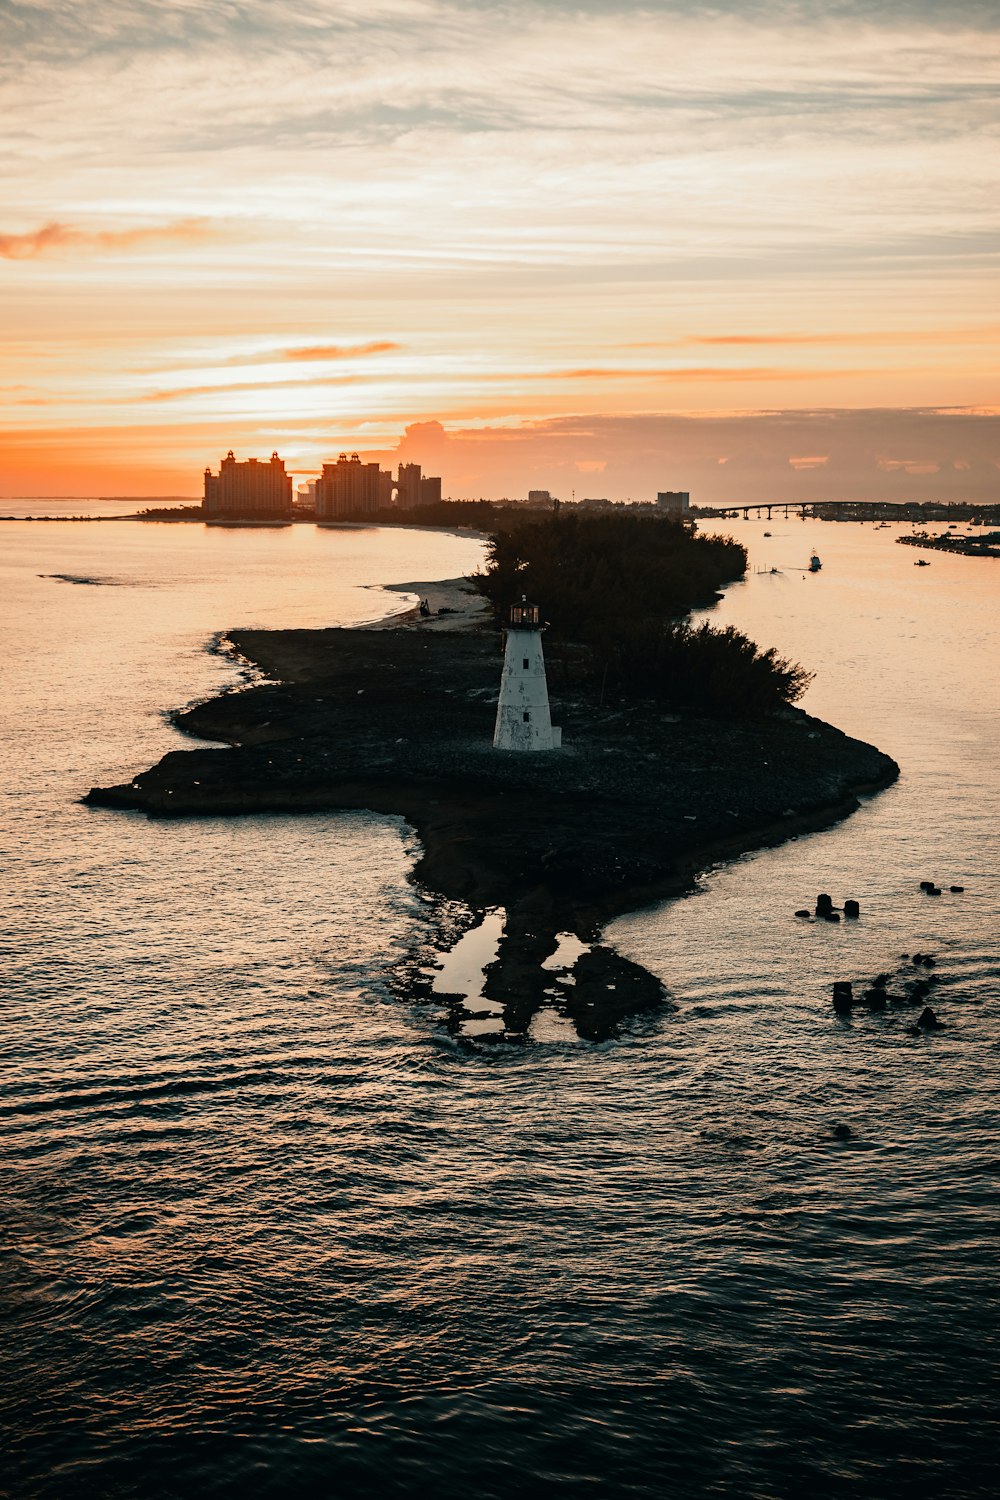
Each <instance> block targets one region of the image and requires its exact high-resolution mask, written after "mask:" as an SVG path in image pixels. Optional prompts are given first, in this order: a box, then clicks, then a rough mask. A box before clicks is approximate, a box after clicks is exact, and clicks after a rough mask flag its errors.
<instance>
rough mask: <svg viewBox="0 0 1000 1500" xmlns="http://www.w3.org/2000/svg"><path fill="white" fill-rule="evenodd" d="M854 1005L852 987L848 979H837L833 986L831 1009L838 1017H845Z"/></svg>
mask: <svg viewBox="0 0 1000 1500" xmlns="http://www.w3.org/2000/svg"><path fill="white" fill-rule="evenodd" d="M853 1004H854V986H853V985H852V984H851V981H850V980H849V979H838V980H836V981H835V983H834V986H833V1008H834V1010H835V1011H837V1013H838V1014H839V1015H842V1016H847V1015H850V1013H851V1007H852V1006H853Z"/></svg>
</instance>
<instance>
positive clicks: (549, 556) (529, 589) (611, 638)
mask: <svg viewBox="0 0 1000 1500" xmlns="http://www.w3.org/2000/svg"><path fill="white" fill-rule="evenodd" d="M746 566H747V553H746V548H745V547H742V546H741V545H740V544H739V543H738V542H735V541H733V540H732V539H731V538H729V537H715V536H702V535H699V534H698V533H697V532H695V531H694V529H693V527H692V526H691V525H690V523H687V524H686V523H684V522H680V521H677V522H675V521H670V520H663V519H653V518H646V517H643V516H628V515H625V516H615V515H597V516H574V515H567V514H565V513H564V514H561V515H552V514H543V515H538V514H537V513H536V514H533V515H527V516H526V515H523V514H522V516H520V517H518V518H517V520H516V521H512V520H511V519H510V518H509V516H508V517H505V524H504V525H503V526H502V527H500V528H498V529H496V530H494V531H493V532H492V534H491V536H490V539H489V543H488V547H487V561H486V568H485V571H484V572H482V573H480V574H477V575H476V576H475V578H474V582H475V583H476V585H477V586H478V588H479V589H480V591H481V592H482V593H483V594H484V595H485V596H486V597H487V599H489V601H490V603H491V605H492V607H493V610H494V612H495V615H496V618H497V621H498V623H500V624H503V623H504V621H505V620H506V618H507V611H508V609H509V607H510V605H511V604H512V603H513V602H515V601H516V600H518V599H520V598H521V596H522V595H526V596H527V597H528V598H529V599H530V600H532V601H533V602H535V603H537V604H539V605H541V607H542V611H543V615H544V618H545V620H546V624H547V626H548V630H549V638H550V640H551V641H552V643H553V646H554V647H555V650H554V652H553V655H554V656H555V658H556V660H557V662H558V666H559V669H560V670H561V671H562V672H563V673H565V674H567V675H568V676H571V677H575V678H576V679H577V680H578V681H579V682H580V685H583V682H584V681H590V682H591V683H595V684H599V686H600V693H601V698H602V700H603V699H604V698H605V697H606V695H607V694H608V693H612V694H614V695H616V696H617V697H619V698H622V699H629V700H636V699H643V698H645V699H653V700H658V701H660V702H662V703H665V704H671V705H676V706H678V707H685V708H694V709H699V710H702V711H704V712H708V713H713V714H724V715H730V716H741V717H745V716H750V715H755V714H765V713H771V712H774V711H775V710H776V709H779V708H782V707H784V706H785V705H787V704H790V703H794V702H795V701H796V699H797V698H799V697H801V695H802V693H803V692H804V691H805V689H806V687H807V686H808V685H809V683H810V681H811V680H812V675H811V673H809V672H806V671H805V670H804V669H803V668H802V667H800V666H798V665H797V664H796V663H794V662H789V661H786V660H784V659H783V658H782V657H780V656H779V655H778V653H777V651H776V650H775V648H774V647H773V646H772V647H768V648H767V649H766V650H762V649H761V648H760V647H759V646H757V645H756V644H755V643H754V642H753V641H751V640H750V639H749V637H747V636H745V635H744V634H743V633H742V632H741V631H739V630H737V629H736V628H735V627H734V626H732V625H727V626H725V627H722V628H720V627H718V626H713V625H710V624H708V623H707V622H706V623H703V624H699V625H692V624H691V623H690V622H689V620H688V619H687V616H688V615H689V614H690V612H691V610H693V609H698V608H702V607H705V606H707V605H710V604H712V603H713V602H714V601H715V599H716V597H717V594H718V590H719V589H720V588H721V587H722V586H723V585H724V584H727V583H733V582H735V580H736V579H738V578H742V577H743V576H744V574H745V572H746Z"/></svg>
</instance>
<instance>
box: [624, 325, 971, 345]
mask: <svg viewBox="0 0 1000 1500" xmlns="http://www.w3.org/2000/svg"><path fill="white" fill-rule="evenodd" d="M998 337H1000V327H998V326H997V325H996V324H988V323H987V324H983V325H981V326H977V327H973V328H890V329H884V328H883V329H870V330H864V331H862V330H857V331H855V332H851V333H842V332H841V333H718V334H693V335H691V336H690V337H686V338H677V339H651V340H649V341H647V342H643V343H638V344H623V345H622V346H621V347H622V348H625V349H681V348H691V347H695V348H718V347H721V348H781V347H782V346H788V345H792V344H802V345H820V344H845V345H849V346H854V347H866V346H868V347H870V346H873V345H874V346H882V345H885V344H927V345H930V344H993V343H995V342H996V340H997V338H998Z"/></svg>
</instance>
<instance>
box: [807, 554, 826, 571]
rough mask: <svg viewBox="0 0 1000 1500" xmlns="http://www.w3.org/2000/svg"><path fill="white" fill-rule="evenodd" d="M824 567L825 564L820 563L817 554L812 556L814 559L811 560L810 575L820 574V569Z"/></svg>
mask: <svg viewBox="0 0 1000 1500" xmlns="http://www.w3.org/2000/svg"><path fill="white" fill-rule="evenodd" d="M822 566H823V564H822V563H821V562H820V560H819V558H818V557H817V555H816V553H815V552H814V553H813V555H812V557H811V558H810V559H809V571H810V573H818V572H819V570H820V568H821V567H822Z"/></svg>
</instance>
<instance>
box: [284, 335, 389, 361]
mask: <svg viewBox="0 0 1000 1500" xmlns="http://www.w3.org/2000/svg"><path fill="white" fill-rule="evenodd" d="M401 347H402V345H400V344H393V343H390V342H389V341H388V340H385V339H383V340H381V341H380V342H378V343H374V344H315V345H307V346H306V347H305V348H303V349H285V350H284V353H283V357H284V358H285V359H301V360H308V361H313V360H314V361H316V362H317V363H318V362H320V361H323V362H325V361H327V360H337V359H364V358H365V357H366V355H369V354H391V353H393V352H394V351H395V350H397V349H400V348H401Z"/></svg>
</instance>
